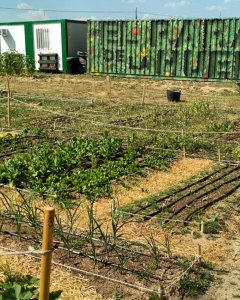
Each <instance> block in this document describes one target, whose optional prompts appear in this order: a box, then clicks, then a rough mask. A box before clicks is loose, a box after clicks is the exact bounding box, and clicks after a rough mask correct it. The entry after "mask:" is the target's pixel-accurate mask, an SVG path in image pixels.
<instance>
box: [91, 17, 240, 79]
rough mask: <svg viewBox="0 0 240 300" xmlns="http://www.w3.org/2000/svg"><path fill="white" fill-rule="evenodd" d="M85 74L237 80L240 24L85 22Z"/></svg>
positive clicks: (237, 21) (222, 21)
mask: <svg viewBox="0 0 240 300" xmlns="http://www.w3.org/2000/svg"><path fill="white" fill-rule="evenodd" d="M88 71H89V72H91V73H107V74H119V75H140V76H142V75H147V76H159V77H165V78H166V77H170V78H200V79H205V80H206V79H237V80H239V79H240V19H209V20H201V19H195V20H146V21H145V20H134V21H89V23H88Z"/></svg>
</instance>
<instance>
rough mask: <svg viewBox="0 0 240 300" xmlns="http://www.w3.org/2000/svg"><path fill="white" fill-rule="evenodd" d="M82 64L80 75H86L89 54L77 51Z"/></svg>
mask: <svg viewBox="0 0 240 300" xmlns="http://www.w3.org/2000/svg"><path fill="white" fill-rule="evenodd" d="M77 55H78V58H79V62H80V74H83V73H86V67H87V52H82V51H77Z"/></svg>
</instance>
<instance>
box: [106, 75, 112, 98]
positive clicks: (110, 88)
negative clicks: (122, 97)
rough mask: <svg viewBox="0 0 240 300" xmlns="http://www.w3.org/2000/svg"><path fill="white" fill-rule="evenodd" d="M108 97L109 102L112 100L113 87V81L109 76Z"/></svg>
mask: <svg viewBox="0 0 240 300" xmlns="http://www.w3.org/2000/svg"><path fill="white" fill-rule="evenodd" d="M107 96H108V100H109V101H111V100H112V87H111V79H110V77H109V76H107Z"/></svg>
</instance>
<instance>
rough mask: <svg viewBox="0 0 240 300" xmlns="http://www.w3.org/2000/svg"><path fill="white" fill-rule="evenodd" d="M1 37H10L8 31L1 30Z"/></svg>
mask: <svg viewBox="0 0 240 300" xmlns="http://www.w3.org/2000/svg"><path fill="white" fill-rule="evenodd" d="M0 35H1V36H3V37H6V36H8V29H0Z"/></svg>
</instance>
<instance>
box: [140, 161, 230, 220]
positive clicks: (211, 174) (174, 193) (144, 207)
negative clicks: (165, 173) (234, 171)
mask: <svg viewBox="0 0 240 300" xmlns="http://www.w3.org/2000/svg"><path fill="white" fill-rule="evenodd" d="M227 168H228V166H227V165H225V166H223V167H222V168H220V169H218V170H214V171H213V172H211V173H210V174H208V175H206V176H204V177H202V178H201V179H199V180H197V181H194V182H193V183H191V184H189V185H186V186H184V187H183V188H180V189H179V190H177V191H174V192H172V193H170V194H168V195H166V196H163V197H160V198H159V199H157V200H156V201H155V202H154V204H155V203H159V202H162V201H164V200H166V199H168V198H170V197H173V196H174V195H176V194H177V193H180V192H183V191H185V190H187V189H189V188H191V187H192V186H194V185H196V184H199V183H202V182H204V181H206V180H208V179H209V178H210V177H211V176H213V175H215V174H217V173H219V172H221V171H222V170H224V169H227ZM151 206H152V204H151V203H150V204H147V205H145V206H142V207H141V208H140V209H138V210H136V211H135V212H134V214H137V213H139V212H140V211H142V210H145V209H147V208H149V207H151Z"/></svg>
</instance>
